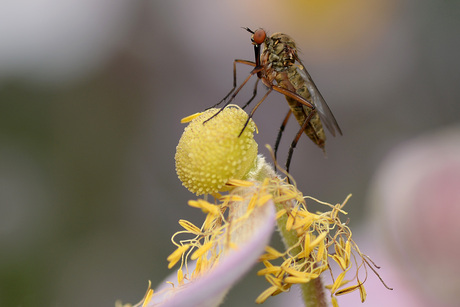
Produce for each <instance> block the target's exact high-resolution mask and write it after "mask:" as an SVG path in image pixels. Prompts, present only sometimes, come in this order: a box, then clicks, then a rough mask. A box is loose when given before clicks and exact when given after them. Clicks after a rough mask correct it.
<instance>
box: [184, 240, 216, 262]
mask: <svg viewBox="0 0 460 307" xmlns="http://www.w3.org/2000/svg"><path fill="white" fill-rule="evenodd" d="M213 244H214V242H212V241H210V242H208V243H206V244H204V245H203V246H201V247H200V248H198V249H197V250H196V251H195V252H194V253H193V254H192V256H191V257H190V259H192V260H196V259H198V258H199V257H201V256H203V254H204V253H206V252H207V251H208V250H209V249H210V248H211V247H212V245H213Z"/></svg>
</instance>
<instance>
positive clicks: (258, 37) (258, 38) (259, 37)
mask: <svg viewBox="0 0 460 307" xmlns="http://www.w3.org/2000/svg"><path fill="white" fill-rule="evenodd" d="M265 37H267V34H266V33H265V31H264V30H263V29H257V30H256V31H255V32H254V35H252V41H253V42H254V43H255V44H256V45H260V44H262V43H263V42H264V41H265Z"/></svg>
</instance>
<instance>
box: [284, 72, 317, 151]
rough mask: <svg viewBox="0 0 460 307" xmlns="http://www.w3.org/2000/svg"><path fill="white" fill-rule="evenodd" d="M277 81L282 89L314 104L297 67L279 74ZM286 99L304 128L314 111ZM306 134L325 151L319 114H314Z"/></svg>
mask: <svg viewBox="0 0 460 307" xmlns="http://www.w3.org/2000/svg"><path fill="white" fill-rule="evenodd" d="M276 81H277V82H278V85H279V86H280V87H283V88H285V89H287V90H290V91H293V92H295V93H297V94H298V95H299V96H301V97H302V98H304V99H305V100H307V101H309V102H310V103H313V102H312V99H311V95H310V92H309V91H308V88H307V85H306V83H305V82H304V80H303V78H302V77H301V76H300V74H299V73H298V72H297V70H296V69H295V66H291V67H290V68H289V69H288V71H287V72H282V73H278V76H277V78H276ZM285 97H286V100H287V102H288V104H289V107H290V108H291V111H292V113H293V114H294V116H295V118H296V119H297V122H298V123H299V125H300V126H302V125H303V124H304V122H305V120H306V119H307V117H308V115H309V114H310V113H311V112H312V109H311V108H309V107H308V106H306V105H303V104H301V103H300V102H298V101H297V100H295V99H293V98H291V97H288V96H285ZM304 132H305V134H306V135H308V137H309V138H310V139H311V140H312V141H313V142H314V143H315V144H316V145H318V146H319V147H320V148H321V149H324V144H325V141H326V134H325V133H324V129H323V125H322V124H321V120H320V118H319V115H318V113H317V112H315V114H313V117H312V118H311V120H310V122H309V123H308V125H307V127H306V129H305V130H304Z"/></svg>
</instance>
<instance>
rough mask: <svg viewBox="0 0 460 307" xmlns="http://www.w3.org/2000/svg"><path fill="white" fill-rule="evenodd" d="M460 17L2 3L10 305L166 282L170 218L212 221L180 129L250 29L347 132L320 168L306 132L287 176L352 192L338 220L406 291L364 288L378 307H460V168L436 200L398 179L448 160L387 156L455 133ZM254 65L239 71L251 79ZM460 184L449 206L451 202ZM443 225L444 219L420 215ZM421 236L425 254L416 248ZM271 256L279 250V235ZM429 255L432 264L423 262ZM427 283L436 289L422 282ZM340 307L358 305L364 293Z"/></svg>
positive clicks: (0, 278)
mask: <svg viewBox="0 0 460 307" xmlns="http://www.w3.org/2000/svg"><path fill="white" fill-rule="evenodd" d="M459 13H460V4H459V3H458V2H457V1H442V2H439V1H438V2H432V1H428V0H422V1H409V0H403V1H392V0H390V1H384V0H377V1H372V2H369V1H365V0H351V1H347V2H346V3H343V2H340V1H320V0H315V1H300V0H299V1H262V0H258V1H242V0H237V1H202V0H201V1H200V0H197V1H149V2H146V1H120V0H92V1H86V0H85V1H82V0H80V1H67V2H62V1H55V0H37V1H34V2H33V3H28V4H23V3H22V2H14V1H8V2H6V3H2V4H1V5H0V41H1V48H0V248H1V252H0V306H82V305H90V306H113V305H114V302H115V300H117V299H121V300H122V301H123V302H131V303H136V302H137V301H139V300H140V299H141V298H142V296H143V295H144V291H145V289H146V287H147V281H148V280H151V281H152V284H153V285H156V284H157V283H159V282H161V281H162V280H163V278H164V277H165V276H166V275H167V274H168V272H169V271H168V269H167V263H166V257H167V256H168V255H169V254H170V253H171V252H172V251H173V246H172V244H171V243H170V240H169V239H170V237H171V235H172V234H173V233H174V232H175V231H177V230H178V229H179V225H178V224H177V221H178V220H179V219H180V218H185V219H188V220H191V221H193V222H195V223H197V224H198V223H200V221H202V219H203V215H202V214H201V213H200V212H198V210H194V209H192V208H189V207H188V206H187V205H186V203H187V200H189V199H193V198H195V196H194V195H192V194H191V193H189V192H188V191H187V190H186V189H185V188H183V187H182V185H181V183H180V182H179V180H178V179H177V176H176V174H175V169H174V153H175V146H176V145H177V143H178V140H179V138H180V135H181V133H182V130H183V128H184V125H182V124H180V122H179V121H180V119H181V118H183V117H185V116H187V115H190V114H192V113H195V112H199V111H202V110H203V109H204V108H206V107H208V106H211V105H213V104H215V103H216V102H218V101H219V100H220V99H221V98H222V97H223V96H224V95H225V94H226V93H227V92H228V91H229V90H230V88H231V87H232V62H233V59H235V58H240V59H248V60H253V49H252V45H251V43H250V36H249V35H248V33H247V32H246V31H244V30H243V29H241V27H250V28H252V29H256V28H258V27H263V28H264V29H265V30H266V31H267V32H268V33H270V34H271V33H274V32H284V33H287V34H290V35H291V36H292V37H293V38H294V39H296V41H297V44H298V46H299V49H300V50H301V54H300V57H301V59H302V60H303V63H304V64H305V66H306V67H307V68H308V70H309V72H310V74H311V75H312V77H313V79H314V80H315V82H316V84H317V86H318V88H319V89H320V91H321V93H322V94H323V96H324V97H325V99H326V101H327V102H328V104H329V106H330V107H331V109H332V111H333V113H334V115H335V117H336V118H337V121H338V122H339V125H340V126H341V128H342V131H343V133H344V135H343V136H342V137H336V138H333V137H332V136H330V135H328V136H329V138H328V141H327V144H326V149H327V152H328V157H327V159H325V158H324V156H323V154H322V152H321V150H319V149H318V148H317V147H316V146H315V145H314V144H313V143H312V142H311V141H309V140H308V139H307V138H306V137H305V136H303V137H302V138H301V140H300V142H299V144H298V147H297V149H296V151H295V153H294V157H293V161H292V164H291V170H292V174H293V176H294V177H295V179H296V181H297V184H298V186H299V188H300V190H302V191H303V192H304V194H306V195H311V196H314V197H316V198H318V199H321V200H324V201H328V202H332V203H336V202H342V201H343V199H345V197H346V195H347V194H348V193H353V197H352V199H351V201H350V202H349V204H348V205H347V206H348V207H347V208H345V209H347V210H348V212H349V215H348V217H350V219H351V221H350V223H351V227H352V229H354V234H355V239H356V241H357V243H358V244H359V245H360V246H361V248H362V250H363V252H364V253H366V254H368V255H370V256H371V257H372V258H373V259H374V260H375V261H376V262H377V264H380V265H382V269H381V270H380V274H381V276H382V277H383V278H384V279H385V281H386V282H387V283H388V284H389V286H392V287H394V288H395V290H394V291H391V292H390V291H388V290H386V289H385V288H384V287H383V286H381V285H376V286H375V287H374V285H373V281H374V280H375V281H376V283H378V280H377V279H376V278H375V277H374V276H370V277H369V278H370V280H371V282H370V283H369V287H370V288H369V291H368V292H369V302H368V303H367V305H368V306H378V305H377V303H375V300H376V299H377V298H378V299H377V300H380V301H383V300H388V302H390V301H391V304H392V306H394V307H396V306H432V305H433V302H435V305H437V306H438V305H439V306H440V305H441V303H442V304H445V306H454V305H453V303H452V300H451V295H452V292H454V290H452V289H458V288H459V287H460V281H459V277H458V275H456V276H454V277H452V276H451V275H450V274H448V273H449V266H448V264H449V263H450V262H449V261H450V259H451V257H449V255H458V253H459V251H458V246H459V244H458V241H459V237H460V235H459V230H458V226H457V227H454V225H452V224H453V223H454V222H455V219H453V220H452V217H450V218H451V219H450V220H449V222H445V223H444V224H443V221H445V220H444V219H443V216H436V214H439V213H440V212H455V210H457V212H458V209H455V208H458V206H459V205H460V201H459V198H456V196H455V193H453V192H452V191H455V190H460V189H459V188H460V182H458V181H460V180H459V177H458V173H457V172H460V171H459V170H458V169H457V168H455V167H453V168H452V172H449V174H446V175H443V173H442V172H441V173H437V174H438V177H436V178H438V179H439V180H437V181H436V180H435V181H434V183H433V182H429V184H428V185H426V186H425V185H421V187H422V188H420V189H423V192H425V193H421V194H419V193H418V191H419V190H420V189H413V185H412V186H408V187H407V188H404V184H405V183H407V182H408V181H407V180H403V181H401V182H399V181H397V180H396V179H397V178H399V177H401V176H403V175H407V174H412V172H413V171H415V170H417V169H418V165H425V164H428V165H430V164H432V163H434V162H435V161H436V160H437V159H438V157H439V153H435V154H433V155H431V156H430V158H428V159H426V160H422V161H423V162H420V161H419V160H417V161H419V162H418V163H419V164H414V163H413V161H412V160H411V158H410V156H411V155H409V158H407V157H406V158H404V159H408V160H403V161H412V162H407V163H404V164H403V166H404V165H411V167H402V166H401V167H398V168H395V170H394V173H392V174H393V175H392V177H391V178H394V179H395V180H394V182H393V181H392V180H389V181H388V180H386V179H382V178H386V177H385V176H387V175H385V174H386V173H385V172H386V170H387V169H393V168H394V165H399V164H398V163H399V162H398V161H400V160H399V158H398V157H397V156H396V157H395V156H394V155H390V156H389V153H390V152H399V151H398V149H395V148H404V146H406V145H405V144H406V143H407V142H409V144H412V143H411V142H412V141H411V140H412V139H413V138H416V137H419V136H421V135H425V134H428V135H431V137H430V138H429V140H432V139H433V138H434V139H437V138H438V135H444V134H443V133H442V132H439V134H436V133H435V134H433V133H434V132H435V131H443V129H446V127H451V126H455V125H456V124H457V125H458V123H459V122H460V121H459V114H460V104H459V102H460V99H459V98H460V88H459V87H458V77H459V71H460V70H459V68H460V60H459V58H458V54H460V39H459V31H458V29H459V26H460V19H459V18H458V16H459ZM248 72H249V68H246V67H244V66H241V67H239V68H238V80H239V81H241V80H243V78H244V77H245V76H246V74H247V73H248ZM251 91H252V85H250V86H248V87H247V88H246V90H245V91H243V92H242V93H241V94H240V95H239V96H238V99H237V100H236V103H238V104H240V105H243V104H244V103H245V102H246V101H247V99H248V98H249V97H250V93H251ZM263 92H264V90H263V89H262V87H260V88H259V93H263ZM287 108H288V106H287V103H286V101H285V99H284V97H282V96H281V95H278V94H277V93H274V94H271V95H270V96H269V98H268V99H267V101H266V102H265V103H264V104H263V105H262V106H261V107H260V109H259V110H258V111H257V112H256V114H255V116H254V120H255V122H256V124H257V126H258V128H259V134H258V135H257V136H256V140H257V141H258V143H259V147H260V148H261V149H260V151H261V153H263V154H265V155H266V156H268V153H267V151H266V149H265V148H264V144H270V145H272V146H273V144H274V141H275V137H276V133H277V131H278V128H279V125H280V124H281V121H282V119H283V116H284V115H285V113H286V112H287ZM297 130H298V125H297V124H296V123H295V122H294V121H293V120H292V121H291V122H290V124H289V125H288V127H287V130H286V132H285V134H284V138H283V140H282V143H281V147H280V148H281V150H280V153H279V157H280V161H281V162H282V163H284V160H285V159H286V154H287V150H288V148H289V144H290V142H291V140H292V138H293V137H294V134H295V132H296V131H297ZM454 130H455V129H454ZM455 131H456V130H455ZM449 135H450V136H449V138H448V142H452V143H457V144H458V143H459V142H460V135H459V133H457V132H456V133H452V134H449ZM426 144H427V145H426V146H425V147H423V146H422V147H420V149H419V150H420V151H421V152H423V151H424V150H427V151H430V150H431V149H432V148H441V150H440V151H439V152H443V150H444V151H449V150H450V149H449V148H450V147H446V148H445V149H443V148H444V147H443V146H444V145H445V144H444V143H437V142H436V141H433V142H431V141H426ZM407 146H409V145H407ZM395 150H396V151H395ZM401 150H402V149H401ZM459 156H460V155H459ZM401 159H402V158H401ZM383 161H385V162H383ZM382 165H383V166H382ZM435 166H436V165H435V164H433V167H435ZM441 168H442V167H441ZM413 175H414V176H419V177H417V178H421V179H420V180H421V181H420V182H423V180H422V179H423V178H425V176H426V174H425V173H423V172H422V170H420V171H419V172H414V173H413ZM446 176H447V177H446ZM428 177H429V178H431V176H428ZM414 178H415V177H414ZM414 178H412V180H414V182H419V181H417V180H418V179H417V178H415V179H414ZM436 178H434V179H436ZM445 178H452V180H448V181H446V180H445ZM385 180H386V181H385ZM388 182H389V183H390V184H389V185H388ZM446 182H448V183H449V184H447V183H446ZM392 184H393V186H392ZM401 185H402V188H400V189H397V187H401ZM433 185H434V186H435V187H436V188H435V189H432V193H431V194H430V193H429V192H430V191H431V190H430V188H429V187H432V186H433ZM427 187H428V188H427ZM401 191H403V192H404V191H405V194H404V193H403V192H401ZM407 191H409V192H407ZM446 191H447V192H446ZM451 192H452V195H453V196H452V197H451V198H449V199H448V201H446V198H439V197H438V196H439V195H451V194H449V193H451ZM398 193H401V194H398ZM408 193H409V194H408ZM389 194H391V195H392V197H393V198H391V199H390V200H388V199H387V198H385V195H389ZM406 194H408V195H409V196H408V195H406ZM376 195H377V196H376ZM410 197H413V198H410ZM408 199H409V200H408ZM414 199H416V200H414ZM424 200H429V201H428V203H431V202H432V203H433V205H432V206H429V205H425V206H424V207H423V208H424V210H425V211H423V212H422V213H423V214H421V213H420V212H419V211H415V212H417V214H420V216H419V217H418V218H415V217H414V216H413V215H410V214H409V216H411V217H412V219H403V218H400V216H399V213H398V211H391V208H393V207H392V205H393V206H395V207H397V205H398V204H400V208H405V207H404V206H407V210H408V212H411V213H412V212H414V209H413V208H414V207H413V206H412V205H413V204H414V203H417V204H419V203H420V202H422V203H423V201H424ZM438 201H439V204H438V203H437V202H438ZM443 205H444V207H443ZM312 209H313V210H317V209H320V207H317V208H312ZM382 210H389V211H388V212H386V213H385V214H384V213H382V212H381V211H382ZM430 210H433V211H432V212H433V215H432V214H431V212H430ZM451 214H453V213H451ZM455 216H458V215H455ZM431 217H433V218H436V220H435V221H437V222H431V223H420V222H421V221H424V220H426V219H428V218H431ZM394 223H397V224H398V225H399V227H400V228H398V231H400V232H398V233H404V231H405V230H407V229H413V232H412V233H411V232H410V231H409V232H408V233H407V234H406V233H404V234H406V235H407V236H405V237H404V238H402V237H401V236H398V235H395V234H394V233H392V232H390V231H394V230H395V228H394V227H395V226H394ZM417 223H420V224H417ZM448 225H449V227H448V229H447V230H445V228H444V227H447V226H448ZM387 230H388V232H387ZM422 230H423V231H422ZM428 234H430V235H432V236H433V237H429V236H428ZM422 235H423V237H426V238H427V240H428V241H427V242H431V244H430V243H426V245H425V244H421V243H418V242H417V240H421V241H422V243H423V240H422V239H420V237H419V236H422ZM445 236H448V237H447V238H448V239H449V240H448V241H446V243H445V245H442V246H443V247H445V246H446V245H447V246H450V245H449V244H451V246H450V247H451V248H447V249H446V251H445V252H443V253H442V257H441V256H438V255H437V254H436V253H433V251H432V250H429V251H424V252H423V251H421V246H426V248H433V247H432V246H433V245H432V244H434V243H433V242H436V241H437V239H438V238H445ZM416 238H418V239H416ZM403 239H404V240H403ZM398 240H399V241H398ZM408 243H411V244H408ZM455 243H456V244H455ZM273 244H274V246H281V243H280V242H279V239H278V237H276V236H274V238H273ZM401 246H402V247H407V248H408V249H409V248H410V249H409V250H407V251H406V250H405V249H404V248H402V247H401ZM436 248H437V249H439V247H436ZM454 248H457V250H454ZM420 253H426V255H425V257H427V259H429V260H431V261H428V260H426V259H418V260H420V261H421V262H417V261H415V260H417V255H420ZM414 255H415V256H414ZM430 255H433V257H432V258H431V257H429V256H430ZM414 257H415V258H414ZM440 257H441V258H440ZM413 259H415V260H414V261H412V260H413ZM457 259H458V258H457ZM440 264H442V269H439V265H440ZM426 272H429V273H430V274H429V275H428V276H429V281H430V282H428V281H427V282H420V280H421V279H422V278H428V277H426V275H425V274H426ZM371 275H372V274H371ZM414 280H418V282H415V281H414ZM423 280H425V279H423ZM433 281H436V282H435V283H432V282H433ZM443 283H445V287H442V286H441V287H440V285H443ZM266 287H267V283H266V282H265V280H263V278H261V277H257V276H255V274H250V276H247V277H246V278H245V279H244V280H243V281H242V282H241V283H240V284H239V285H238V286H237V287H236V288H235V289H233V290H232V291H231V292H230V294H229V297H228V299H227V300H226V301H225V303H224V305H223V306H237V305H243V306H253V305H255V303H254V300H255V298H256V297H257V295H258V294H259V293H260V292H261V291H262V290H263V289H265V288H266ZM441 298H442V302H441ZM283 300H284V298H281V297H279V298H275V299H273V300H271V301H270V300H269V301H268V305H269V306H278V305H279V304H282V301H283ZM372 300H374V303H373V301H372ZM339 302H342V303H343V304H342V306H357V305H359V304H360V302H359V296H358V294H357V293H354V294H352V295H351V296H350V297H349V298H345V297H343V298H342V297H340V298H339ZM438 303H439V304H438Z"/></svg>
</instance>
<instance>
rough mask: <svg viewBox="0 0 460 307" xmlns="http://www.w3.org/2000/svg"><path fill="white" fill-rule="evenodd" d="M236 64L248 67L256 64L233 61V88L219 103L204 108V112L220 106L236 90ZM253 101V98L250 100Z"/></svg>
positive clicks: (238, 60)
mask: <svg viewBox="0 0 460 307" xmlns="http://www.w3.org/2000/svg"><path fill="white" fill-rule="evenodd" d="M236 63H240V64H246V65H249V66H254V67H255V66H256V63H254V62H251V61H246V60H240V59H236V60H234V61H233V88H232V89H231V90H230V92H229V93H228V94H227V95H225V97H224V98H222V100H221V101H219V102H218V103H216V104H215V105H213V106H211V107H209V108H206V110H208V109H212V108H215V107H217V106H218V105H220V104H221V103H222V102H224V101H225V100H227V98H228V96H230V95H231V94H232V93H233V91H234V90H235V89H236ZM252 99H254V97H253V98H252Z"/></svg>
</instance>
